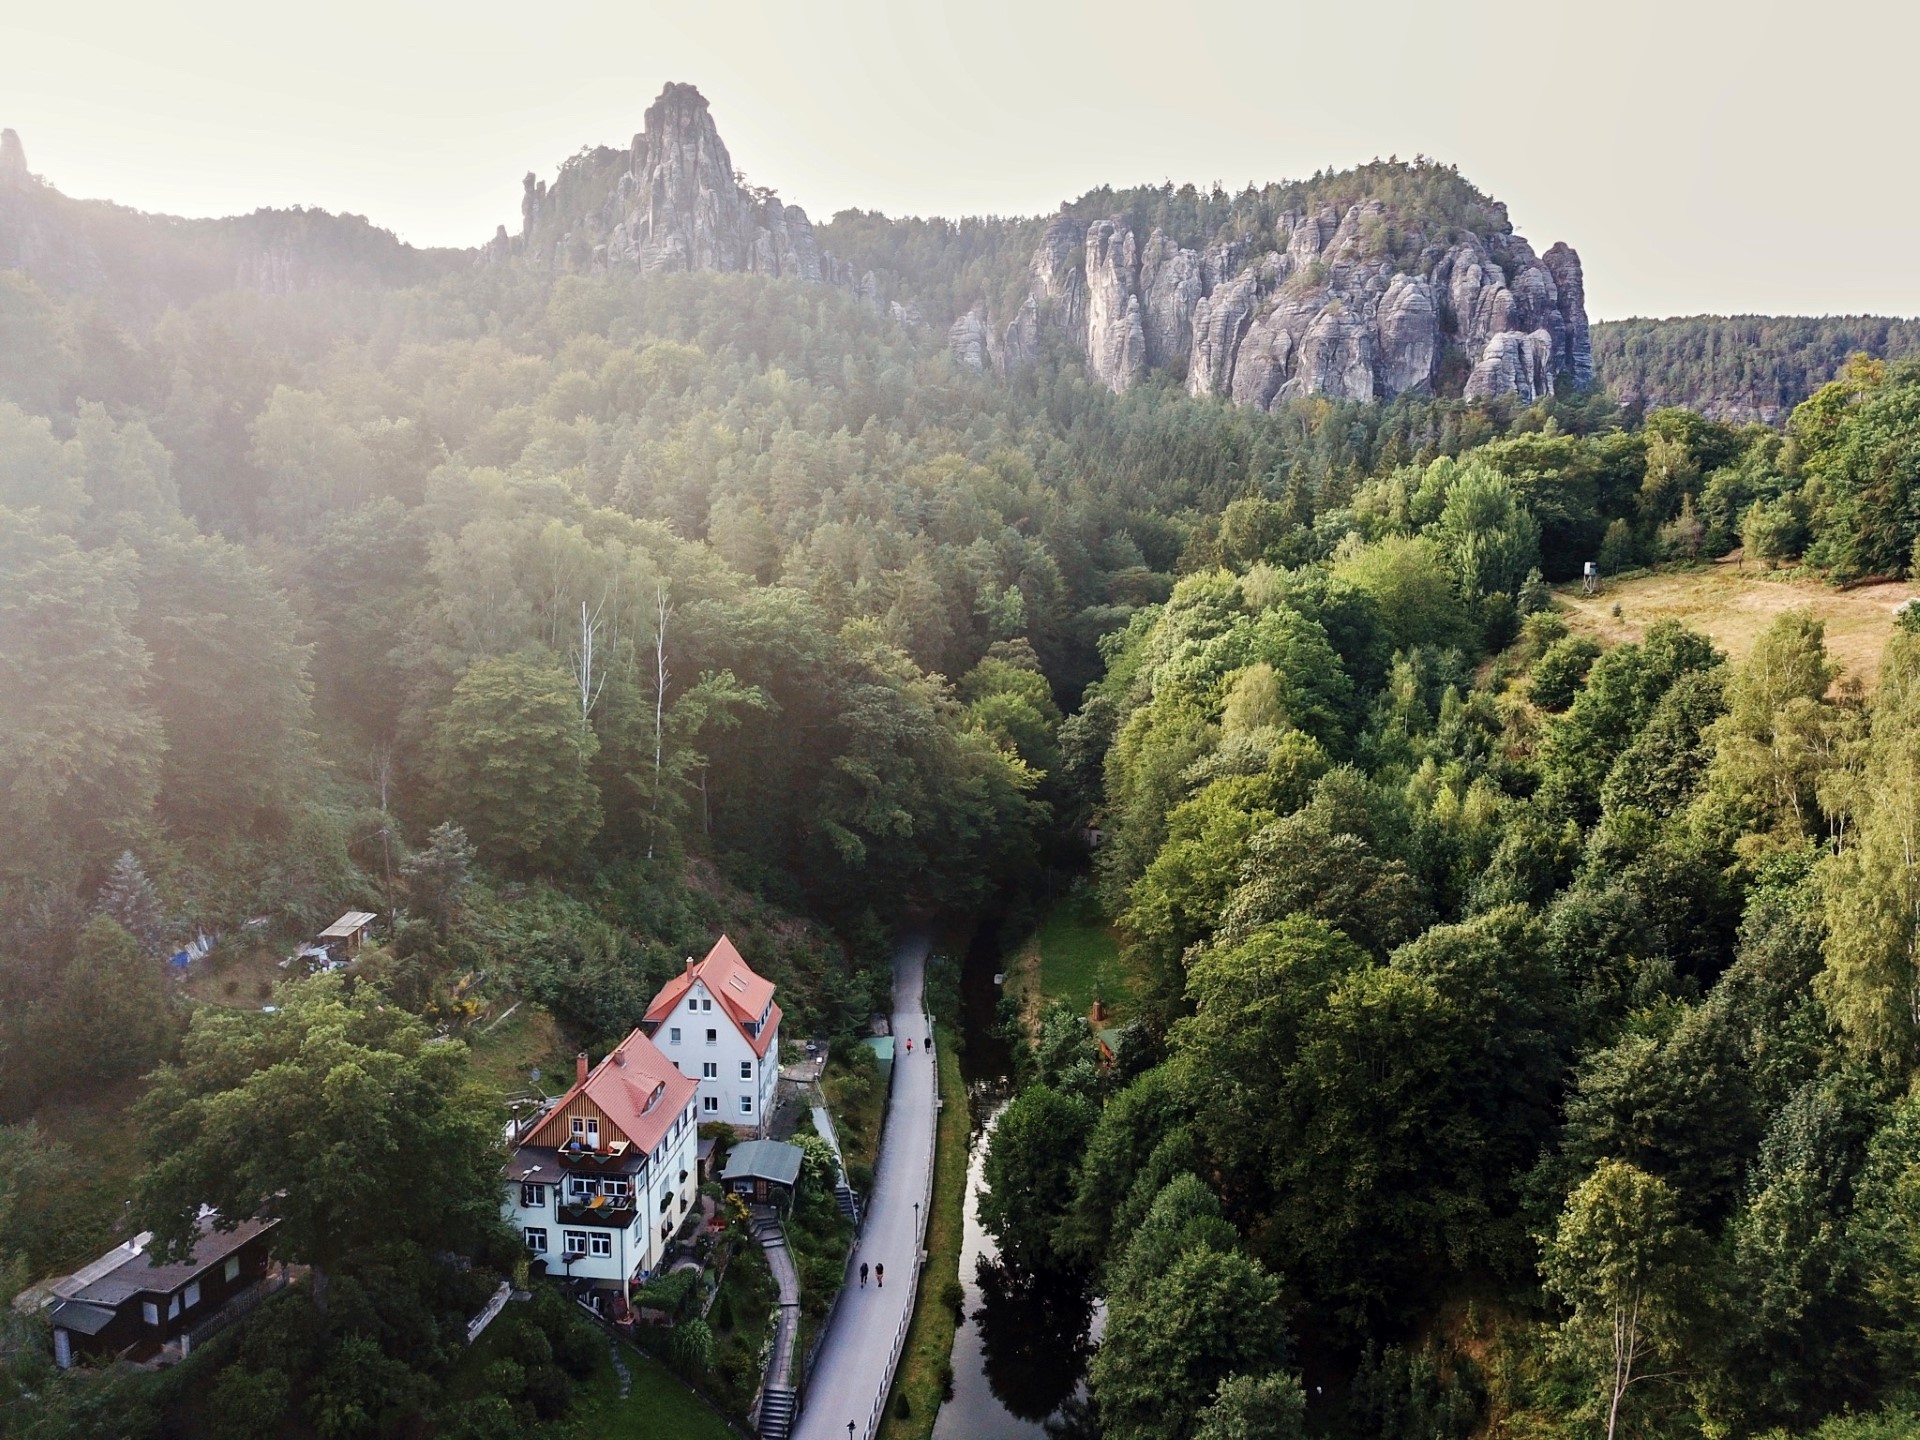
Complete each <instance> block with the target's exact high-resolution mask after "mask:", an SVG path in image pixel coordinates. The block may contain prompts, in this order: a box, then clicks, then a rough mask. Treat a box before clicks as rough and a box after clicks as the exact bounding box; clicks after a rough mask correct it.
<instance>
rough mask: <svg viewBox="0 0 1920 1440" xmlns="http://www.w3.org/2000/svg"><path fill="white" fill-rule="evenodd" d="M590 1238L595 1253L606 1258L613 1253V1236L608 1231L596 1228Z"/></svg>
mask: <svg viewBox="0 0 1920 1440" xmlns="http://www.w3.org/2000/svg"><path fill="white" fill-rule="evenodd" d="M588 1239H589V1243H590V1244H591V1245H592V1247H593V1253H594V1254H595V1255H596V1256H599V1257H601V1258H602V1259H604V1258H605V1257H607V1256H609V1255H611V1254H613V1236H611V1235H609V1234H607V1232H606V1231H604V1230H596V1231H594V1232H593V1234H592V1235H591V1236H590V1237H588Z"/></svg>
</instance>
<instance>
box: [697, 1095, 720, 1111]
mask: <svg viewBox="0 0 1920 1440" xmlns="http://www.w3.org/2000/svg"><path fill="white" fill-rule="evenodd" d="M700 1108H701V1109H702V1110H705V1111H707V1112H708V1113H709V1114H711V1113H712V1112H713V1111H715V1110H718V1109H719V1108H720V1097H719V1096H718V1095H702V1096H701V1097H700Z"/></svg>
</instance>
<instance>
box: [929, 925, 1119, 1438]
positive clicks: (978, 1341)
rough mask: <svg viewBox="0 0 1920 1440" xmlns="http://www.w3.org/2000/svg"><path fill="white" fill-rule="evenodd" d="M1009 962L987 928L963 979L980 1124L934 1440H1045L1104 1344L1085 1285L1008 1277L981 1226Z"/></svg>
mask: <svg viewBox="0 0 1920 1440" xmlns="http://www.w3.org/2000/svg"><path fill="white" fill-rule="evenodd" d="M1002 963H1003V961H1002V956H1001V951H1000V936H999V929H998V926H997V925H996V924H995V923H994V922H991V921H989V922H987V923H985V924H983V925H982V926H981V929H980V933H979V934H978V935H977V936H976V937H975V938H974V942H973V945H972V947H971V948H970V949H969V951H968V953H967V961H966V965H965V966H964V967H963V969H962V972H961V980H960V985H961V998H962V1001H963V1010H964V1014H963V1017H962V1028H963V1030H964V1033H965V1035H966V1042H967V1043H966V1049H965V1050H964V1051H963V1052H962V1054H963V1057H964V1058H963V1060H962V1063H961V1069H962V1073H963V1074H964V1075H965V1077H966V1081H967V1106H968V1112H969V1116H970V1118H971V1121H972V1124H971V1127H970V1133H969V1135H968V1141H967V1209H966V1232H965V1238H964V1240H963V1242H962V1248H961V1251H960V1281H961V1284H962V1285H964V1286H965V1287H966V1318H965V1320H964V1321H963V1323H962V1324H961V1326H960V1328H959V1330H958V1331H957V1332H956V1333H955V1335H954V1337H953V1398H952V1399H951V1400H949V1401H947V1403H946V1404H944V1405H942V1406H941V1407H940V1416H939V1419H938V1420H936V1421H935V1422H934V1427H933V1434H934V1440H1045V1437H1046V1436H1047V1434H1048V1430H1047V1427H1046V1423H1045V1422H1046V1421H1047V1420H1049V1419H1050V1418H1052V1419H1055V1421H1056V1427H1057V1428H1058V1425H1059V1421H1060V1420H1061V1419H1063V1418H1064V1416H1063V1415H1062V1411H1063V1408H1064V1407H1067V1406H1068V1405H1069V1402H1071V1401H1073V1400H1074V1399H1075V1397H1076V1396H1078V1395H1079V1394H1080V1393H1081V1390H1082V1380H1083V1378H1084V1376H1085V1374H1086V1365H1087V1356H1088V1354H1089V1353H1090V1349H1091V1346H1092V1344H1093V1342H1094V1341H1095V1340H1096V1339H1098V1331H1099V1322H1100V1320H1101V1319H1102V1318H1103V1317H1102V1316H1101V1315H1100V1314H1099V1313H1098V1310H1099V1307H1098V1306H1097V1305H1096V1304H1095V1302H1094V1301H1093V1298H1092V1297H1091V1295H1090V1294H1089V1293H1088V1292H1087V1291H1086V1289H1085V1288H1084V1287H1082V1286H1079V1285H1073V1284H1062V1283H1059V1282H1053V1281H1048V1280H1035V1279H1027V1278H1024V1277H1019V1276H1017V1275H1016V1274H1015V1273H1014V1272H1012V1271H1009V1270H1007V1269H1005V1268H1003V1267H1002V1266H1001V1265H1000V1263H999V1253H998V1251H997V1249H996V1248H995V1246H994V1242H993V1236H991V1235H989V1234H988V1233H987V1232H986V1231H985V1230H983V1229H982V1228H981V1226H980V1205H979V1200H980V1191H981V1189H982V1185H983V1181H982V1170H983V1167H984V1165H985V1162H986V1154H987V1145H988V1142H989V1140H990V1139H991V1137H992V1134H993V1125H994V1121H995V1120H996V1119H998V1118H999V1114H1000V1111H1001V1110H1002V1109H1004V1108H1005V1106H1006V1103H1007V1100H1008V1099H1009V1098H1010V1095H1011V1071H1012V1056H1011V1054H1010V1053H1009V1052H1008V1049H1007V1045H1006V1042H1005V1041H1004V1040H1003V1039H1002V1038H1001V1036H1000V1033H999V1028H998V1004H999V998H1000V997H999V992H998V990H997V988H996V987H995V985H994V983H993V977H994V975H995V973H996V972H997V971H998V970H999V968H1000V966H1001V964H1002Z"/></svg>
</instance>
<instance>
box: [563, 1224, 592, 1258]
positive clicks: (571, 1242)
mask: <svg viewBox="0 0 1920 1440" xmlns="http://www.w3.org/2000/svg"><path fill="white" fill-rule="evenodd" d="M591 1243H592V1235H591V1233H590V1232H588V1231H586V1230H562V1231H561V1232H560V1253H561V1254H563V1255H572V1256H575V1257H576V1258H584V1257H585V1256H586V1253H587V1246H588V1245H589V1244H591Z"/></svg>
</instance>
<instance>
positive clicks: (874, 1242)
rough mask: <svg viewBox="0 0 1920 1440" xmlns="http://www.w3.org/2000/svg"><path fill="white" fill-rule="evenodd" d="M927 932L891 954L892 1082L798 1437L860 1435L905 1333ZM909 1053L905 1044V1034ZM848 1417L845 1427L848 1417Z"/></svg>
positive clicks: (927, 1078)
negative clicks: (876, 1278)
mask: <svg viewBox="0 0 1920 1440" xmlns="http://www.w3.org/2000/svg"><path fill="white" fill-rule="evenodd" d="M931 944H932V942H931V940H930V939H929V937H928V936H927V935H925V934H921V933H914V934H910V935H908V936H907V937H906V938H904V939H903V940H902V941H901V942H900V945H899V948H898V949H897V950H895V951H894V956H893V1034H894V1049H893V1087H892V1093H891V1094H890V1095H889V1096H888V1098H887V1122H886V1128H885V1130H884V1131H883V1132H882V1139H881V1144H880V1161H879V1164H878V1165H877V1166H876V1167H875V1172H874V1181H873V1195H872V1196H871V1197H870V1198H869V1200H868V1202H867V1212H866V1222H865V1224H864V1226H863V1227H862V1229H861V1232H860V1242H859V1245H858V1246H857V1247H856V1249H855V1252H854V1257H853V1268H854V1272H855V1278H854V1280H853V1281H852V1283H851V1284H850V1286H849V1287H848V1289H847V1290H846V1291H845V1292H844V1293H843V1294H842V1296H841V1298H840V1304H839V1306H838V1307H837V1308H836V1309H835V1310H834V1313H833V1320H832V1323H831V1325H830V1326H829V1328H828V1330H827V1334H826V1339H825V1342H824V1343H823V1344H822V1345H821V1347H820V1358H819V1360H818V1361H816V1362H815V1364H814V1369H813V1377H812V1379H810V1380H809V1381H808V1382H807V1393H806V1395H805V1397H804V1399H803V1401H802V1407H801V1411H800V1422H799V1424H798V1425H797V1426H796V1427H795V1429H794V1435H795V1436H796V1437H797V1440H847V1437H848V1435H849V1433H851V1435H852V1437H853V1440H869V1437H870V1436H872V1435H873V1433H874V1431H875V1430H876V1429H878V1428H879V1426H878V1422H879V1418H880V1408H881V1406H883V1405H884V1404H885V1403H886V1398H887V1391H888V1389H889V1388H890V1387H891V1386H892V1384H893V1371H894V1367H895V1365H896V1364H898V1362H899V1359H900V1347H901V1345H902V1343H903V1342H904V1341H905V1339H906V1330H907V1322H908V1321H909V1320H910V1319H911V1318H912V1316H913V1299H914V1295H915V1294H916V1293H917V1292H918V1288H919V1286H918V1281H919V1271H920V1266H919V1255H920V1248H921V1241H922V1237H923V1236H924V1235H925V1233H926V1231H925V1226H926V1223H927V1199H928V1195H929V1193H930V1191H931V1188H932V1185H933V1118H934V1115H933V1106H934V1098H935V1096H936V1095H937V1094H938V1093H939V1086H938V1084H937V1083H936V1081H935V1077H934V1069H933V1061H932V1058H931V1057H930V1056H928V1054H927V1047H926V1039H927V1036H928V1035H929V1034H930V1033H931V1030H930V1027H929V1026H928V1024H927V1016H926V1010H925V1001H924V999H923V986H924V982H925V979H926V968H927V951H928V949H929V948H930V947H931ZM909 1040H911V1041H912V1042H913V1053H912V1054H908V1053H907V1042H908V1041H909ZM862 1262H864V1263H866V1264H867V1265H869V1266H874V1265H884V1266H885V1267H886V1270H887V1283H886V1285H885V1287H884V1288H882V1287H881V1286H879V1285H876V1284H875V1283H874V1282H873V1281H872V1280H869V1281H868V1282H867V1286H866V1288H865V1289H864V1290H863V1289H861V1288H860V1281H859V1278H858V1272H859V1269H860V1265H861V1264H862ZM848 1421H852V1422H853V1430H852V1431H851V1432H849V1431H848V1429H847V1422H848Z"/></svg>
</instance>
